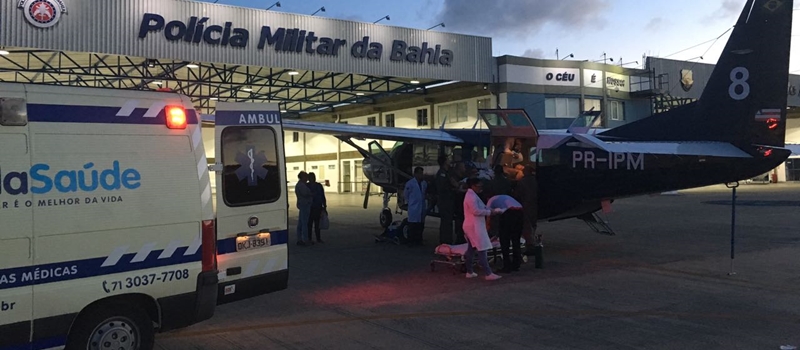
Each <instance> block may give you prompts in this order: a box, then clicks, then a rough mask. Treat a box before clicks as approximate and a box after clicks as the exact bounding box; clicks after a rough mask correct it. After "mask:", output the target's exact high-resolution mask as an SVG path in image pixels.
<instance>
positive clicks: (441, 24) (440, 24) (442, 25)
mask: <svg viewBox="0 0 800 350" xmlns="http://www.w3.org/2000/svg"><path fill="white" fill-rule="evenodd" d="M439 26H441V27H442V28H444V22H442V23H439V24H437V25H435V26H433V27H430V28H428V29H425V30H431V29H433V28H436V27H439Z"/></svg>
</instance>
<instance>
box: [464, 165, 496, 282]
mask: <svg viewBox="0 0 800 350" xmlns="http://www.w3.org/2000/svg"><path fill="white" fill-rule="evenodd" d="M467 187H468V188H469V189H468V190H467V194H466V196H465V197H464V225H463V228H464V237H465V238H466V239H467V252H466V253H465V256H464V258H465V259H466V261H465V263H466V268H467V278H473V277H478V274H476V273H475V272H474V270H473V268H472V259H473V255H475V251H477V252H478V260H479V263H480V265H481V267H482V268H483V271H484V273H485V274H486V277H485V278H486V280H489V281H492V280H496V279H499V278H500V276H499V275H496V274H495V273H494V272H492V268H491V267H489V261H488V257H487V256H486V255H487V251H488V250H489V249H492V241H491V240H490V239H489V232H487V231H486V217H487V216H490V215H495V214H501V213H502V212H503V210H502V209H494V210H492V209H489V208H488V207H486V205H485V204H483V200H481V198H480V197H478V194H479V193H481V192H483V183H482V182H481V180H480V179H477V178H470V179H468V180H467Z"/></svg>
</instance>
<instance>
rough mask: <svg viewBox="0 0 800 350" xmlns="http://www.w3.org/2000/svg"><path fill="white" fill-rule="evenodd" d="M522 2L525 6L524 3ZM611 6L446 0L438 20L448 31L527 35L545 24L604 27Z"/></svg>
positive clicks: (593, 0)
mask: <svg viewBox="0 0 800 350" xmlns="http://www.w3.org/2000/svg"><path fill="white" fill-rule="evenodd" d="M521 5H522V6H521ZM609 8H610V5H609V0H569V1H565V0H538V1H536V2H526V3H525V4H524V5H523V3H522V2H520V1H518V0H444V4H443V6H442V10H441V12H439V14H438V15H437V20H438V21H440V22H444V23H445V25H446V26H447V30H448V31H451V30H452V31H455V32H462V33H470V34H476V35H481V36H491V37H509V36H521V37H527V36H531V35H535V34H537V33H538V32H539V31H540V30H541V29H542V27H544V26H545V25H546V24H556V25H559V26H562V27H564V28H566V29H567V30H572V31H577V30H580V29H583V27H584V26H587V25H591V26H592V27H593V28H595V29H596V28H602V27H603V26H604V25H605V20H604V19H602V17H601V15H602V14H603V13H604V12H605V11H606V10H608V9H609Z"/></svg>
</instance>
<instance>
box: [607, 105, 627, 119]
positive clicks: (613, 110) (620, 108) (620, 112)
mask: <svg viewBox="0 0 800 350" xmlns="http://www.w3.org/2000/svg"><path fill="white" fill-rule="evenodd" d="M608 115H609V117H610V118H611V120H620V121H621V120H625V102H622V101H610V102H609V103H608Z"/></svg>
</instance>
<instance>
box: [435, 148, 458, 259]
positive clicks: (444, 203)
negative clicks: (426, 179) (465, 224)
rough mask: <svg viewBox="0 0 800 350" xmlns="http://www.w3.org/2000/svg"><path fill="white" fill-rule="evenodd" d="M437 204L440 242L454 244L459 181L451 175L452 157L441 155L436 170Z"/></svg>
mask: <svg viewBox="0 0 800 350" xmlns="http://www.w3.org/2000/svg"><path fill="white" fill-rule="evenodd" d="M434 185H435V186H436V198H437V202H436V203H437V205H438V207H439V244H453V220H454V217H455V204H456V191H457V190H458V182H456V181H455V180H453V178H452V177H451V176H450V159H448V158H447V156H445V155H442V156H439V171H438V172H436V180H435V181H434Z"/></svg>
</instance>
